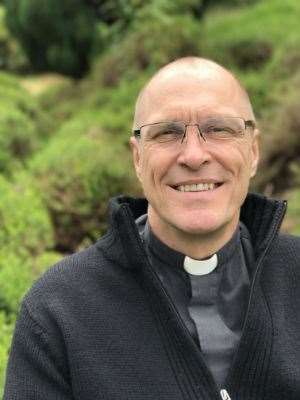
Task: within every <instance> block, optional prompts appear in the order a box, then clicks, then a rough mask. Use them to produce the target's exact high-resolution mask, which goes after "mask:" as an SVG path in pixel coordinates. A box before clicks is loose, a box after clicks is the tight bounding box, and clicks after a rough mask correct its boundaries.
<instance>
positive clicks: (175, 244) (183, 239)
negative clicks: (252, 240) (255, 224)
mask: <svg viewBox="0 0 300 400" xmlns="http://www.w3.org/2000/svg"><path fill="white" fill-rule="evenodd" d="M148 222H149V225H150V227H151V230H152V232H153V233H154V234H155V236H156V237H157V238H158V239H159V240H161V241H162V242H163V243H165V244H166V245H167V246H169V247H170V248H172V249H174V250H176V251H178V252H180V253H182V254H185V255H186V256H189V257H191V258H193V259H196V260H203V259H205V258H208V257H210V256H211V255H212V254H214V253H216V252H217V251H218V250H220V249H221V248H222V247H223V246H224V245H225V244H226V243H227V242H228V241H229V240H230V239H231V238H232V236H233V234H234V232H235V230H236V228H237V226H238V223H239V215H237V216H236V218H235V219H234V220H233V221H230V222H229V223H227V224H226V225H224V226H222V227H220V228H219V229H216V230H214V231H211V232H200V233H190V232H185V231H181V230H179V229H178V228H176V227H175V226H171V225H169V224H167V223H164V222H163V221H161V219H160V218H159V217H158V216H157V215H156V214H155V213H153V212H152V210H151V208H149V210H148Z"/></svg>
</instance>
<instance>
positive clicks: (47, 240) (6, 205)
mask: <svg viewBox="0 0 300 400" xmlns="http://www.w3.org/2000/svg"><path fill="white" fill-rule="evenodd" d="M0 193H1V197H0V220H1V230H0V248H1V249H5V251H11V252H12V253H14V254H16V255H18V256H20V257H21V258H23V257H24V256H28V255H38V254H41V253H43V252H44V251H45V250H46V249H47V248H49V247H50V248H51V246H52V244H53V237H52V226H51V222H50V219H49V216H48V214H47V210H46V208H45V206H44V204H43V203H42V200H41V198H40V194H39V193H38V191H37V190H36V189H35V188H34V186H33V185H32V181H31V180H30V178H29V177H28V176H27V175H25V174H24V173H19V174H18V175H17V176H16V177H15V180H14V182H13V183H10V182H8V181H7V180H6V179H4V178H3V176H1V175H0Z"/></svg>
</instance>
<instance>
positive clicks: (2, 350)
mask: <svg viewBox="0 0 300 400" xmlns="http://www.w3.org/2000/svg"><path fill="white" fill-rule="evenodd" d="M12 328H13V324H12V323H11V322H8V321H7V318H6V315H5V314H4V313H3V312H0V397H1V398H2V396H3V389H4V379H5V371H6V363H7V359H8V352H9V347H10V342H11V337H12Z"/></svg>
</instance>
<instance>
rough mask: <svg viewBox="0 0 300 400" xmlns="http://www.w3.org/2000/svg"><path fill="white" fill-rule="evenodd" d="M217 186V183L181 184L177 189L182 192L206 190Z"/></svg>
mask: <svg viewBox="0 0 300 400" xmlns="http://www.w3.org/2000/svg"><path fill="white" fill-rule="evenodd" d="M215 187H216V184H215V183H198V184H197V185H195V184H193V185H180V186H178V187H177V190H179V191H180V192H204V191H206V190H213V189H214V188H215Z"/></svg>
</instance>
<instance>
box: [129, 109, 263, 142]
mask: <svg viewBox="0 0 300 400" xmlns="http://www.w3.org/2000/svg"><path fill="white" fill-rule="evenodd" d="M217 117H221V118H222V117H224V118H238V119H241V120H243V121H244V124H245V131H246V129H247V128H252V129H255V128H256V123H255V121H254V120H252V119H247V120H246V119H244V118H242V117H235V116H232V115H218V116H217ZM210 118H215V117H213V116H211V117H210ZM168 122H169V123H173V122H181V123H183V124H184V126H185V131H184V135H183V136H182V140H181V143H182V142H183V140H184V138H185V137H186V130H187V127H188V126H197V128H198V131H199V134H200V136H201V137H202V139H203V140H204V141H205V142H206V138H205V136H204V135H203V133H202V132H201V129H200V126H199V124H198V123H197V124H187V123H185V122H184V121H160V122H152V123H151V124H144V125H141V126H140V127H139V128H138V129H133V135H134V136H135V137H136V138H137V139H139V138H141V130H142V128H144V127H145V126H151V125H157V124H162V123H168Z"/></svg>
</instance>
